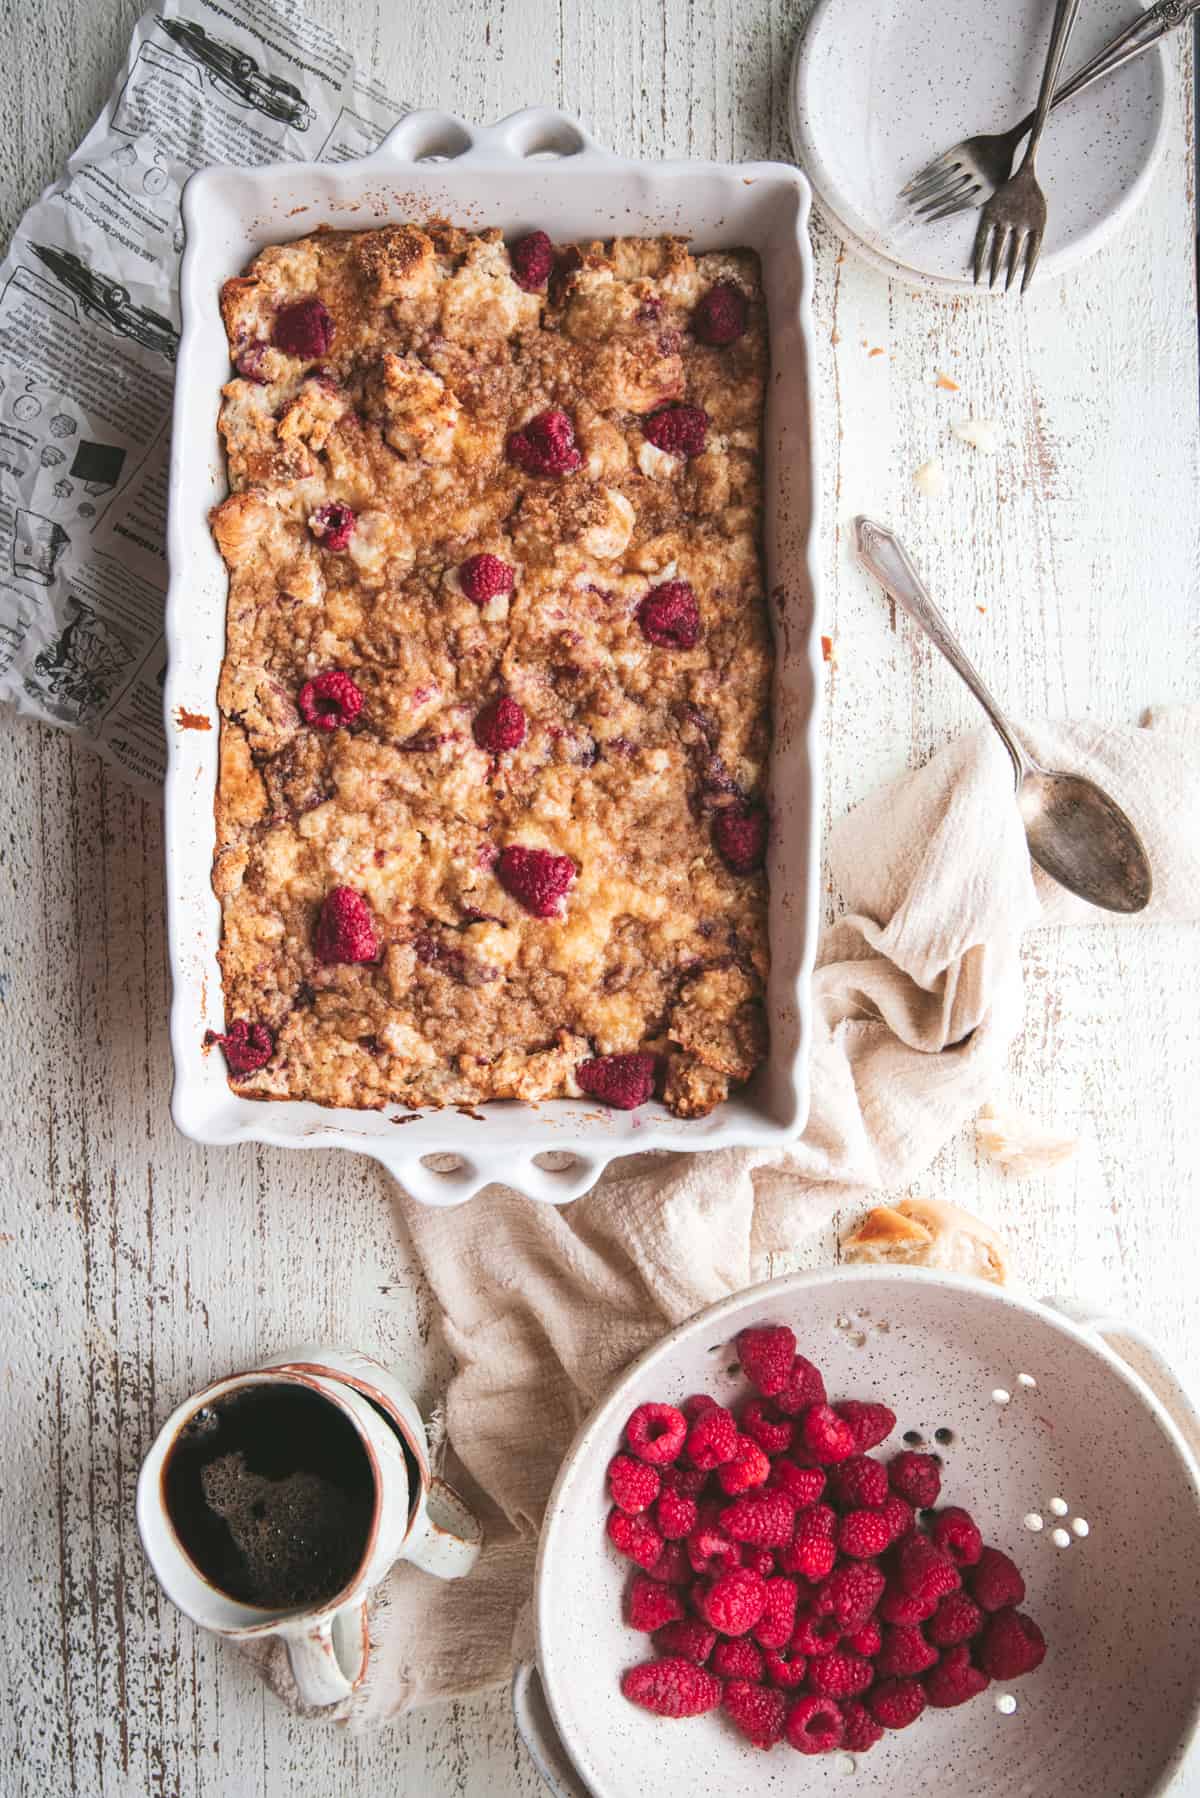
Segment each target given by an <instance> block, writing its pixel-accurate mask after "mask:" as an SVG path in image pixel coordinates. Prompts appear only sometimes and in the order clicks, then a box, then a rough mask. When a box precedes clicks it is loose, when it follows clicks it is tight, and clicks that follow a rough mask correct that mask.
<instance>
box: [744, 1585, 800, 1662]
mask: <svg viewBox="0 0 1200 1798" xmlns="http://www.w3.org/2000/svg"><path fill="white" fill-rule="evenodd" d="M766 1587H767V1603H766V1607H765V1609H764V1611H763V1614H762V1616H761V1617H760V1618H759V1620H758V1622H757V1623H756V1624H755V1625H754V1640H755V1641H756V1642H757V1643H759V1645H760V1646H761V1647H763V1648H786V1646H787V1645H788V1643H789V1642H790V1641H791V1639H792V1631H793V1629H794V1628H795V1623H796V1598H797V1591H796V1582H795V1580H794V1579H769V1580H767V1582H766Z"/></svg>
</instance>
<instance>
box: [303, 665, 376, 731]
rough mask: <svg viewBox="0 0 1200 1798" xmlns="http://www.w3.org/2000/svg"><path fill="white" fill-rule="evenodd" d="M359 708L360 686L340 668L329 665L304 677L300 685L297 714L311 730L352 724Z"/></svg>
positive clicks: (360, 703)
mask: <svg viewBox="0 0 1200 1798" xmlns="http://www.w3.org/2000/svg"><path fill="white" fill-rule="evenodd" d="M362 709H363V696H362V691H361V689H360V688H359V686H358V685H357V683H356V682H354V681H353V680H351V678H350V676H349V675H348V674H344V673H343V672H342V670H341V669H340V668H329V669H327V670H326V672H325V673H324V674H318V675H316V676H315V677H314V678H313V679H312V680H306V681H305V683H304V685H303V686H302V687H301V689H300V715H301V717H302V718H303V719H304V722H305V723H306V724H311V725H312V727H313V729H314V730H337V728H338V727H339V725H343V724H353V723H354V720H355V719H356V718H357V717H358V714H359V713H360V712H361V711H362Z"/></svg>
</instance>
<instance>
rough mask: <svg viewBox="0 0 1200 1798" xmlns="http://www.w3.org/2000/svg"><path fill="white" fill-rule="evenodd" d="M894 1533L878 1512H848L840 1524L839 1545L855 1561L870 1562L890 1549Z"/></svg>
mask: <svg viewBox="0 0 1200 1798" xmlns="http://www.w3.org/2000/svg"><path fill="white" fill-rule="evenodd" d="M891 1540H892V1532H891V1530H889V1528H888V1526H887V1519H886V1518H885V1517H882V1516H881V1515H880V1513H879V1512H878V1511H847V1512H846V1514H845V1516H844V1517H843V1518H842V1521H841V1522H840V1523H839V1524H838V1533H837V1545H838V1547H839V1548H840V1549H841V1551H842V1553H843V1554H844V1555H849V1556H850V1557H851V1558H852V1559H853V1560H855V1561H870V1560H873V1559H874V1558H875V1556H876V1555H881V1554H882V1553H883V1551H884V1550H885V1549H886V1548H887V1547H889V1545H890V1544H891Z"/></svg>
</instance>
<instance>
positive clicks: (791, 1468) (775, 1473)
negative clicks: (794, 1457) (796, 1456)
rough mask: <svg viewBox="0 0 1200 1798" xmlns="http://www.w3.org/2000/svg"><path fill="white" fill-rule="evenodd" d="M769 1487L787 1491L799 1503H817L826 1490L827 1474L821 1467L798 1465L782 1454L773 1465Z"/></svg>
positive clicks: (769, 1488)
mask: <svg viewBox="0 0 1200 1798" xmlns="http://www.w3.org/2000/svg"><path fill="white" fill-rule="evenodd" d="M767 1487H768V1490H771V1489H773V1488H774V1489H778V1490H779V1491H780V1492H786V1493H787V1495H788V1497H789V1498H794V1499H795V1501H796V1503H797V1504H798V1505H815V1504H816V1502H817V1500H818V1499H819V1498H820V1497H821V1495H822V1493H823V1492H824V1491H825V1474H824V1471H823V1469H822V1468H820V1467H797V1465H796V1463H795V1462H794V1461H789V1460H788V1459H787V1458H786V1457H785V1456H783V1455H781V1456H780V1457H779V1459H778V1460H777V1461H775V1462H774V1463H773V1465H772V1467H771V1477H770V1479H769V1480H768V1481H767Z"/></svg>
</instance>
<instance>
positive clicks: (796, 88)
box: [791, 0, 1169, 292]
mask: <svg viewBox="0 0 1200 1798" xmlns="http://www.w3.org/2000/svg"><path fill="white" fill-rule="evenodd" d="M1053 14H1054V5H1053V0H1005V4H1004V5H1002V6H997V5H996V4H995V0H937V4H931V3H930V0H820V3H819V4H818V5H817V6H816V8H815V9H814V11H813V14H812V17H811V19H810V21H809V25H808V29H807V31H806V32H805V33H804V34H803V36H802V37H801V39H800V42H799V44H798V46H797V50H796V57H795V62H794V64H793V68H792V83H791V127H792V141H793V143H794V145H795V150H796V157H797V160H798V161H799V162H800V163H801V164H802V165H803V167H804V170H805V172H806V174H807V175H808V177H809V180H810V181H811V182H812V185H813V189H814V192H815V195H816V199H817V203H818V205H819V207H820V208H821V210H822V211H823V212H824V214H825V216H826V217H827V219H828V221H829V223H830V224H831V225H832V226H833V228H834V229H835V230H836V231H837V232H838V234H839V235H840V236H842V237H844V238H845V239H846V240H847V242H848V243H850V244H851V245H852V246H853V247H854V248H855V249H856V250H857V251H859V253H860V254H861V255H862V256H864V257H865V258H866V259H867V260H868V261H869V262H871V263H872V264H874V266H876V267H877V268H880V269H883V270H884V271H886V272H887V273H888V274H890V275H895V276H899V277H901V278H902V279H905V280H908V281H910V282H912V283H913V284H914V285H916V286H922V287H936V288H942V289H947V290H958V291H963V292H974V291H976V290H975V288H974V286H973V284H972V281H971V277H970V272H969V264H970V256H971V247H972V244H973V242H974V237H975V228H976V225H977V223H978V218H979V215H978V213H977V212H974V211H969V212H960V213H958V214H956V215H955V216H954V217H953V218H950V219H945V220H943V221H942V222H941V223H939V224H929V223H927V222H926V221H924V220H920V219H916V218H914V217H913V216H912V214H911V213H910V212H909V211H908V209H907V208H906V207H905V206H904V205H903V204H902V202H901V201H900V199H899V193H900V189H901V188H902V187H903V185H904V183H905V182H906V181H908V180H909V179H910V177H911V176H913V175H914V174H916V172H917V171H918V170H919V169H921V168H923V167H924V166H925V164H926V163H928V162H930V161H931V160H932V159H933V157H934V156H936V155H938V154H940V153H941V152H942V151H944V150H948V149H949V148H950V147H951V145H953V144H956V143H958V142H959V141H960V140H961V139H962V138H964V137H970V136H973V135H975V134H976V133H977V132H982V131H1006V130H1008V129H1009V127H1010V126H1012V125H1015V124H1016V122H1017V121H1018V120H1019V119H1020V118H1022V117H1023V116H1024V114H1025V113H1027V112H1028V111H1029V110H1030V109H1031V108H1032V106H1033V105H1034V103H1035V101H1036V99H1037V92H1038V86H1039V83H1040V81H1041V73H1042V66H1043V63H1044V61H1045V55H1046V48H1047V44H1048V41H1049V34H1050V23H1051V19H1052V18H1053ZM1130 16H1131V8H1130V6H1129V3H1128V0H1089V3H1088V5H1087V6H1085V7H1084V8H1083V9H1082V10H1081V13H1080V18H1079V22H1078V24H1077V25H1076V27H1075V32H1074V35H1073V37H1072V39H1071V43H1070V46H1069V48H1068V52H1067V61H1066V68H1067V72H1068V73H1070V71H1071V70H1073V69H1076V68H1078V67H1079V66H1080V65H1081V64H1082V63H1084V62H1086V61H1087V60H1088V59H1089V58H1090V57H1091V56H1093V55H1094V54H1095V53H1096V52H1097V51H1098V50H1100V49H1102V48H1103V47H1104V45H1105V44H1107V43H1108V42H1109V41H1110V39H1112V38H1113V37H1115V36H1116V34H1117V32H1118V31H1119V30H1120V29H1121V28H1122V27H1123V26H1125V25H1127V24H1128V22H1129V19H1130ZM1167 54H1168V53H1167V50H1166V48H1165V44H1159V45H1158V46H1156V48H1155V49H1153V50H1150V51H1148V52H1147V53H1146V54H1145V55H1143V56H1140V57H1138V58H1137V59H1136V60H1135V61H1133V62H1130V63H1128V64H1126V66H1125V67H1124V68H1123V69H1119V70H1118V71H1117V72H1116V73H1115V74H1113V75H1110V76H1108V77H1107V78H1106V79H1105V80H1104V81H1102V82H1098V83H1097V84H1096V85H1095V86H1094V87H1091V88H1089V89H1088V90H1087V91H1086V92H1085V93H1083V94H1080V95H1078V96H1077V97H1076V98H1075V99H1074V100H1070V101H1068V102H1067V103H1066V104H1065V105H1064V106H1063V107H1061V108H1059V109H1057V110H1056V111H1055V113H1054V114H1053V115H1052V117H1051V119H1050V122H1049V124H1048V126H1047V130H1046V137H1045V138H1044V140H1043V147H1042V154H1041V156H1040V157H1039V161H1038V174H1039V178H1040V180H1041V183H1042V187H1043V188H1044V190H1045V194H1046V199H1047V202H1048V206H1049V223H1048V227H1047V232H1046V242H1045V248H1044V250H1043V252H1042V258H1041V262H1040V265H1039V268H1038V273H1037V276H1036V277H1035V279H1036V280H1039V281H1047V280H1053V279H1054V278H1055V277H1056V276H1058V275H1062V274H1064V273H1066V271H1067V270H1068V269H1071V268H1073V267H1075V266H1076V265H1077V264H1078V263H1079V262H1081V261H1082V260H1083V259H1084V258H1085V257H1086V256H1090V255H1092V254H1093V253H1094V252H1095V251H1096V250H1098V249H1099V248H1100V247H1101V246H1102V245H1103V244H1104V243H1105V242H1107V240H1108V239H1109V238H1110V237H1111V236H1112V234H1113V233H1114V232H1115V231H1117V230H1119V228H1120V227H1121V225H1122V224H1123V223H1124V222H1125V221H1126V220H1127V219H1128V218H1129V217H1130V215H1131V214H1132V213H1133V211H1134V210H1135V208H1136V207H1137V206H1138V204H1139V203H1140V201H1141V200H1142V198H1143V197H1144V195H1145V193H1146V191H1147V189H1148V187H1149V184H1150V182H1151V180H1152V179H1153V177H1154V173H1155V170H1156V168H1157V166H1158V163H1159V161H1160V159H1161V157H1162V153H1163V149H1164V146H1165V142H1166V134H1167V126H1168V122H1169V105H1168V69H1169V65H1168V62H1167ZM985 291H986V290H985Z"/></svg>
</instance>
